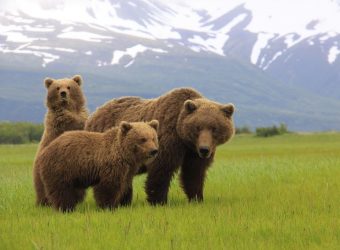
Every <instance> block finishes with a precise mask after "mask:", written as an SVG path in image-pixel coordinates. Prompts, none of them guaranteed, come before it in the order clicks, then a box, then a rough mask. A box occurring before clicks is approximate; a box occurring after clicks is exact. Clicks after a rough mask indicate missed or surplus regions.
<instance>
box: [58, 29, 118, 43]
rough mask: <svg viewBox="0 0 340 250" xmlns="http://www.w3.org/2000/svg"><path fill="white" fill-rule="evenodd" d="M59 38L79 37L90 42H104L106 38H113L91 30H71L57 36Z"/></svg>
mask: <svg viewBox="0 0 340 250" xmlns="http://www.w3.org/2000/svg"><path fill="white" fill-rule="evenodd" d="M57 37H58V38H64V39H78V40H83V41H88V42H96V43H99V42H102V41H103V40H104V39H106V40H107V39H112V37H110V36H103V35H98V34H95V33H91V32H84V31H70V32H64V33H61V34H59V35H58V36H57Z"/></svg>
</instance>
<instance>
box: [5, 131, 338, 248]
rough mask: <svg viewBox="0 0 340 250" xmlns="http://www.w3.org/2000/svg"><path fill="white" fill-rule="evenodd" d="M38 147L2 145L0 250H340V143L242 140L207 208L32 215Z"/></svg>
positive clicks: (216, 179)
mask: <svg viewBox="0 0 340 250" xmlns="http://www.w3.org/2000/svg"><path fill="white" fill-rule="evenodd" d="M36 147H37V145H18V146H10V145H2V146H0V249H1V250H3V249H235V248H236V249H340V134H337V133H327V134H305V135H302V134H301V135H294V134H290V135H284V136H277V137H272V138H255V137H253V136H237V137H235V138H234V139H233V141H232V142H230V143H229V144H227V145H225V146H222V147H220V148H219V150H218V153H217V157H216V160H215V163H214V166H213V167H212V168H211V169H210V171H209V174H208V179H207V182H206V188H205V201H204V203H203V204H197V203H193V204H188V202H187V201H186V198H185V196H184V195H183V193H182V191H181V190H180V188H179V186H178V180H177V178H176V179H175V180H174V181H173V183H172V187H171V191H170V193H169V204H168V205H167V206H164V207H150V206H149V205H148V204H147V203H146V202H145V195H144V192H143V182H144V180H145V176H141V177H137V178H135V181H134V187H135V194H134V200H133V204H132V207H129V208H119V209H117V210H115V211H113V212H112V211H103V210H100V209H98V208H96V206H95V203H94V200H93V197H92V193H91V192H89V193H88V195H87V199H86V201H85V202H84V203H83V204H81V205H79V206H78V207H77V209H76V212H74V213H71V214H62V213H58V212H56V211H53V210H52V209H50V208H37V207H35V206H34V191H33V186H32V174H31V172H32V161H33V158H34V154H35V151H36Z"/></svg>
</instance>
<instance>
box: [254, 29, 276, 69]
mask: <svg viewBox="0 0 340 250" xmlns="http://www.w3.org/2000/svg"><path fill="white" fill-rule="evenodd" d="M273 37H274V34H270V33H264V32H261V33H259V34H258V35H257V40H256V42H255V44H254V47H253V49H252V52H251V55H250V61H251V62H252V64H257V63H258V61H259V57H260V54H261V51H262V49H263V48H265V47H266V46H267V44H268V41H269V40H270V39H272V38H273Z"/></svg>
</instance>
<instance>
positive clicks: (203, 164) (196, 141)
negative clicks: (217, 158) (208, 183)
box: [85, 88, 234, 205]
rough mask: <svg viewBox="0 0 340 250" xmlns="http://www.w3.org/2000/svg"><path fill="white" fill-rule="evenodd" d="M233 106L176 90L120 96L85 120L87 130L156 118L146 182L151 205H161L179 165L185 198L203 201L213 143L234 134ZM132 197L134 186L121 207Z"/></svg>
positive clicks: (103, 128)
mask: <svg viewBox="0 0 340 250" xmlns="http://www.w3.org/2000/svg"><path fill="white" fill-rule="evenodd" d="M233 113H234V106H233V104H224V105H223V104H220V103H217V102H213V101H211V100H208V99H206V98H204V97H203V96H202V95H201V94H200V93H198V92H197V91H196V90H194V89H190V88H180V89H175V90H173V91H170V92H168V93H166V94H165V95H163V96H160V97H159V98H156V99H141V98H138V97H124V98H120V99H114V100H111V101H109V102H107V103H106V104H104V105H103V106H102V107H100V108H98V109H97V110H96V112H95V113H94V114H92V115H91V116H90V117H89V119H88V120H87V121H86V125H85V130H88V131H97V132H102V131H105V130H107V129H109V128H110V127H111V126H113V125H115V124H118V123H119V122H120V121H122V120H127V121H130V122H132V121H134V122H135V121H142V120H151V119H156V120H158V121H159V124H160V127H159V132H158V136H159V137H158V138H159V145H160V148H159V154H158V157H157V158H156V160H155V161H154V162H153V163H152V164H151V165H149V166H146V167H144V168H141V171H140V173H142V172H145V171H147V173H148V177H147V181H146V185H145V190H146V193H147V199H148V201H149V203H151V204H164V203H166V202H167V195H168V190H169V185H170V181H171V178H172V177H173V175H174V173H175V172H176V170H177V169H178V168H179V167H181V174H180V179H181V184H182V188H183V189H184V192H185V193H186V195H187V197H188V199H189V201H192V200H197V201H202V200H203V185H204V179H205V175H206V171H207V168H208V167H209V165H211V163H212V161H213V159H214V154H215V149H216V146H218V145H221V144H223V143H225V142H227V141H228V140H229V139H230V138H231V137H232V136H233V134H234V125H233V120H232V115H233ZM131 199H132V186H130V187H129V188H128V190H127V193H126V194H125V195H124V196H123V197H122V200H121V205H128V204H130V203H131Z"/></svg>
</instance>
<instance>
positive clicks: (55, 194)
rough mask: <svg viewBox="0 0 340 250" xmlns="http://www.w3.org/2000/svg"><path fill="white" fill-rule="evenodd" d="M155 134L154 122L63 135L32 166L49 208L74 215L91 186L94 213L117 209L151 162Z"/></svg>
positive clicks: (156, 123) (122, 123) (122, 124)
mask: <svg viewBox="0 0 340 250" xmlns="http://www.w3.org/2000/svg"><path fill="white" fill-rule="evenodd" d="M157 129H158V121H156V120H153V121H151V122H148V123H144V122H136V123H128V122H124V121H123V122H121V123H120V125H119V126H117V127H113V128H111V129H109V130H107V131H106V132H105V133H97V132H88V131H69V132H65V133H63V134H62V135H61V136H59V137H58V138H56V139H55V140H54V141H52V142H51V143H50V144H49V146H47V147H46V148H45V149H44V150H43V151H42V152H41V153H40V154H39V155H38V157H37V160H36V165H37V166H38V170H39V174H40V175H41V179H42V181H43V184H44V187H45V191H46V194H47V198H48V200H49V202H50V203H51V204H52V206H53V207H54V208H55V209H57V210H61V211H64V212H65V211H73V210H74V208H75V206H76V205H77V203H78V202H81V201H82V200H83V199H84V196H85V190H86V188H88V187H90V186H93V187H94V189H93V190H94V197H95V200H96V202H97V205H98V206H99V207H101V208H115V207H117V206H118V204H119V201H120V197H121V195H122V194H124V193H125V192H126V188H127V187H128V186H131V185H132V178H133V176H134V175H135V174H136V173H137V171H138V169H139V167H140V166H142V165H143V164H149V163H151V162H152V160H154V159H155V157H156V155H157V153H158V138H157Z"/></svg>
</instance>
